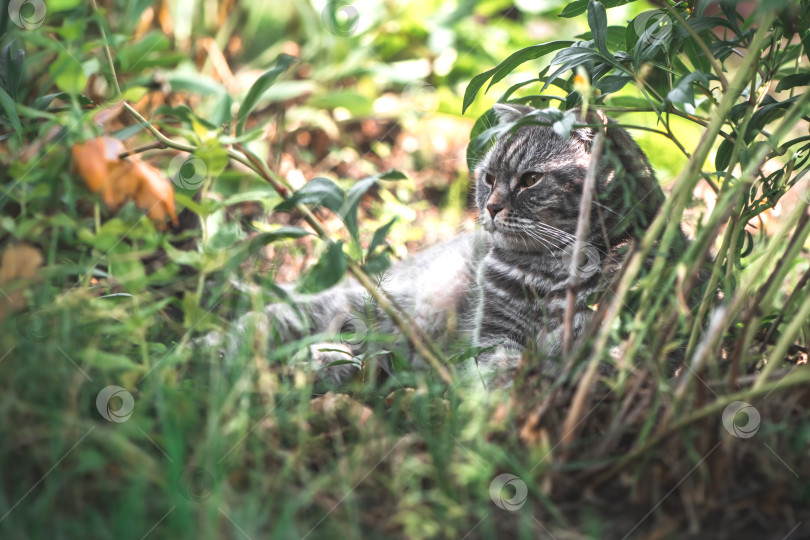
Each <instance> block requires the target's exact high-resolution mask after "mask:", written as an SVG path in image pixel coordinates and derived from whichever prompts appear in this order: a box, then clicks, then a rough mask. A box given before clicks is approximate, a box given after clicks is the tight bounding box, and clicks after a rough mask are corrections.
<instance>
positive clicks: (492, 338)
mask: <svg viewBox="0 0 810 540" xmlns="http://www.w3.org/2000/svg"><path fill="white" fill-rule="evenodd" d="M533 111H534V109H531V108H528V107H523V106H513V105H496V112H497V113H498V115H499V117H500V118H501V121H502V122H513V121H515V120H518V119H520V118H522V117H523V116H525V115H526V114H529V113H533ZM534 114H535V115H537V114H539V113H537V112H534ZM537 120H540V121H542V120H543V117H542V116H537ZM579 120H580V123H582V122H581V119H579ZM606 133H607V135H606V146H605V152H604V156H603V158H602V159H601V160H600V168H599V171H598V175H597V188H596V191H597V193H596V194H595V196H594V204H593V205H592V213H591V220H590V222H591V230H590V231H589V233H588V237H587V239H586V240H587V247H586V249H587V250H588V254H589V256H590V257H589V260H588V263H587V264H586V265H585V266H584V267H583V268H582V271H581V272H580V274H581V275H580V283H579V286H578V289H577V300H576V312H575V316H574V327H573V331H574V335H575V337H576V336H579V335H581V334H582V332H583V331H584V329H585V326H586V325H587V323H588V321H589V319H590V315H591V313H592V311H591V310H590V308H589V307H588V305H587V302H586V300H587V299H588V297H589V296H590V295H592V294H594V293H598V292H600V291H602V290H603V289H604V288H605V286H606V283H608V282H609V280H610V279H611V277H612V275H613V274H614V273H615V272H616V271H618V269H619V268H620V266H621V260H620V259H619V258H618V257H617V255H616V253H617V250H618V249H619V248H620V247H621V246H623V245H625V244H626V243H627V242H628V240H629V239H631V238H633V237H635V236H637V233H638V232H639V231H640V230H643V229H644V227H645V226H646V225H648V223H649V222H650V221H651V220H652V217H653V216H654V214H655V212H656V211H657V209H658V208H659V206H660V204H661V202H662V200H663V194H662V192H661V189H660V188H659V186H658V183H657V181H656V179H655V176H654V175H653V173H652V169H651V167H650V165H649V163H648V162H647V159H646V157H645V156H644V154H643V152H642V151H641V149H640V148H639V147H638V146H637V145H636V143H635V142H634V141H633V140H632V138H631V137H630V136H629V135H628V134H627V133H626V132H625V131H624V130H623V129H620V128H618V127H617V126H616V124H615V123H613V122H612V121H611V123H610V126H609V128H608V129H607V132H606ZM594 134H595V132H594V130H593V129H590V128H580V129H576V130H574V131H573V132H572V133H571V136H570V137H568V138H565V139H563V138H561V137H560V136H559V135H557V134H556V133H555V132H554V130H553V129H552V128H551V127H549V126H548V125H530V126H526V127H522V128H520V129H519V130H518V131H517V132H516V133H514V134H512V135H505V136H503V137H501V138H500V139H499V140H498V141H496V143H495V144H494V145H493V147H492V148H491V149H490V151H489V152H488V153H487V154H486V156H485V157H484V158H483V159H482V161H481V162H480V163H479V164H478V167H477V169H476V174H475V180H476V189H475V201H476V205H477V207H478V210H479V212H480V222H481V224H482V226H483V227H482V228H483V231H484V232H483V233H482V232H478V233H475V234H465V235H460V236H459V237H457V238H456V239H454V240H452V241H451V242H449V243H447V244H444V245H441V246H436V247H434V248H431V249H428V250H426V251H424V252H422V253H420V254H417V255H416V256H414V257H412V258H410V259H408V260H406V261H403V262H402V263H400V264H398V265H395V266H394V268H393V269H392V270H391V272H390V273H389V274H388V275H387V278H386V280H385V281H384V283H383V284H382V287H383V288H384V289H386V290H387V292H388V293H390V294H391V296H392V297H393V298H394V299H395V300H396V301H397V302H398V303H399V304H400V305H401V306H402V307H403V308H404V309H406V310H407V311H408V312H409V313H410V314H411V316H412V317H413V318H414V320H415V322H416V323H417V324H419V325H420V326H421V327H422V328H424V329H425V330H426V331H427V332H428V334H430V335H432V336H434V337H436V338H438V339H439V340H440V341H443V342H445V343H448V342H451V343H453V342H454V338H455V337H457V334H461V335H466V336H467V337H468V343H469V341H470V340H471V341H472V344H473V345H475V346H477V347H481V348H483V349H484V350H485V352H483V353H481V354H480V355H479V356H478V358H477V363H476V362H475V361H471V362H467V364H466V368H467V369H469V370H471V371H473V370H474V371H477V372H478V373H479V374H482V375H485V376H486V377H490V378H491V377H495V378H494V379H490V380H494V381H495V382H494V384H509V383H510V382H511V380H512V379H513V377H514V373H515V370H516V368H517V366H518V362H519V359H520V356H521V353H522V351H523V350H524V349H525V348H526V347H529V348H531V349H532V350H535V351H537V352H538V353H539V354H540V357H541V358H544V359H545V363H546V364H547V367H546V366H544V367H543V369H550V370H554V369H555V368H554V366H555V364H556V359H557V358H558V357H559V354H560V352H561V341H562V337H561V333H562V326H563V320H564V317H565V310H566V290H567V283H568V277H569V266H570V248H571V246H572V245H573V242H574V240H575V236H574V233H575V230H576V226H577V220H578V213H579V206H580V200H581V196H582V186H583V182H584V178H585V175H586V172H587V169H588V166H589V161H590V144H591V141H592V139H593V137H594ZM532 171H533V172H536V173H539V175H538V176H537V177H536V178H539V181H537V182H536V183H534V184H533V185H531V186H527V185H526V184H525V183H523V182H522V179H523V178H524V175H525V174H526V173H527V172H532ZM496 210H497V211H496ZM567 250H568V251H567ZM294 300H295V302H296V303H297V309H293V308H292V307H290V306H289V305H285V304H274V305H271V306H268V308H267V310H266V315H267V319H268V321H269V322H271V324H272V325H273V327H274V328H275V334H276V335H277V336H278V337H279V338H281V339H282V341H289V340H291V339H294V338H297V337H302V336H304V335H309V334H312V333H316V332H331V333H332V334H333V336H334V338H335V339H338V338H337V336H336V334H337V332H339V331H340V328H341V325H342V324H344V323H345V321H347V320H348V319H351V318H354V317H360V318H362V319H363V320H364V321H366V323H367V324H368V325H369V326H371V327H373V329H374V330H375V331H378V332H381V333H384V334H390V335H398V334H399V332H398V331H397V329H396V328H395V327H394V326H393V325H392V323H391V322H390V321H389V320H388V318H387V317H386V316H385V314H384V313H382V311H381V310H380V309H379V308H378V307H376V306H373V305H371V304H370V303H369V301H368V298H367V295H366V293H365V291H364V290H363V289H362V288H361V287H360V286H359V285H358V284H357V283H355V282H353V281H350V280H349V281H346V282H344V283H342V284H341V285H339V286H337V287H335V288H334V289H332V290H330V291H327V292H325V293H322V294H318V295H314V296H300V295H298V296H294ZM364 341H365V340H364V339H359V340H355V342H351V343H349V344H348V346H349V348H350V349H351V351H352V352H353V353H355V354H357V353H360V352H367V351H365V350H364V348H365V347H366V343H364ZM456 346H458V345H456ZM397 347H399V349H398V350H399V351H405V352H404V354H407V355H408V357H409V359H410V360H411V362H412V363H413V364H414V365H415V366H417V367H418V366H420V365H422V364H423V363H422V362H421V361H420V359H419V358H417V357H416V356H415V355H414V353H413V351H412V350H411V349H410V348H409V346H408V344H407V342H405V341H404V339H402V338H400V339H399V340H398V341H397V342H396V343H395V344H394V345H392V346H391V347H389V349H396V348H397ZM336 359H340V358H336ZM383 367H384V368H385V369H390V364H389V363H387V362H384V363H383ZM336 368H337V369H335V368H329V369H324V370H322V378H324V379H326V380H330V381H332V382H337V383H341V382H342V381H344V380H345V379H346V378H347V377H348V376H349V375H351V373H350V372H351V369H352V368H351V367H347V366H346V365H343V366H336ZM462 370H463V368H462Z"/></svg>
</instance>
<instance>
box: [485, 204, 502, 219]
mask: <svg viewBox="0 0 810 540" xmlns="http://www.w3.org/2000/svg"><path fill="white" fill-rule="evenodd" d="M501 210H503V205H502V204H498V203H489V204H488V205H487V212H489V217H491V218H492V219H495V216H496V215H497V214H498V212H500V211H501Z"/></svg>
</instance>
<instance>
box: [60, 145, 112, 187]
mask: <svg viewBox="0 0 810 540" xmlns="http://www.w3.org/2000/svg"><path fill="white" fill-rule="evenodd" d="M123 151H124V145H123V144H122V143H121V141H119V140H118V139H113V138H112V137H100V138H98V139H91V140H89V141H87V142H85V143H82V144H74V145H73V148H71V153H72V154H73V159H74V161H75V162H76V169H78V171H79V174H80V175H81V177H82V178H84V183H85V184H87V187H88V188H90V191H94V192H98V191H101V190H102V189H104V186H105V184H106V183H107V175H108V172H107V162H109V161H118V154H120V153H121V152H123Z"/></svg>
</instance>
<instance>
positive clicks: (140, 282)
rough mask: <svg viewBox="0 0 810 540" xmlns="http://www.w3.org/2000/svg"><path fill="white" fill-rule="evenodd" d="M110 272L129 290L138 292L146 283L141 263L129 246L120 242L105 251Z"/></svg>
mask: <svg viewBox="0 0 810 540" xmlns="http://www.w3.org/2000/svg"><path fill="white" fill-rule="evenodd" d="M107 260H108V262H109V266H110V273H111V274H112V276H113V278H115V279H116V280H118V281H119V282H120V283H121V284H122V285H123V286H124V287H126V289H127V290H128V291H129V292H138V291H140V290H141V289H143V287H144V286H145V285H146V271H145V270H144V267H143V263H141V260H140V259H139V258H138V256H137V254H135V253H133V252H132V250H131V248H130V247H129V246H128V245H127V244H125V243H123V242H120V243H118V244H117V245H115V246H113V248H112V249H111V250H110V251H109V252H108V253H107Z"/></svg>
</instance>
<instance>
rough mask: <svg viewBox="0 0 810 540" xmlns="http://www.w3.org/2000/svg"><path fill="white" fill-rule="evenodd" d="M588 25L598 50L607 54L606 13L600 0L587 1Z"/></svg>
mask: <svg viewBox="0 0 810 540" xmlns="http://www.w3.org/2000/svg"><path fill="white" fill-rule="evenodd" d="M588 26H589V27H590V29H591V34H593V42H594V43H595V44H596V48H597V49H599V52H601V53H602V54H604V55H605V56H607V55H609V54H610V53H609V52H608V48H607V13H606V12H605V6H603V5H602V4H601V3H600V2H595V1H594V0H590V2H588Z"/></svg>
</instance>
